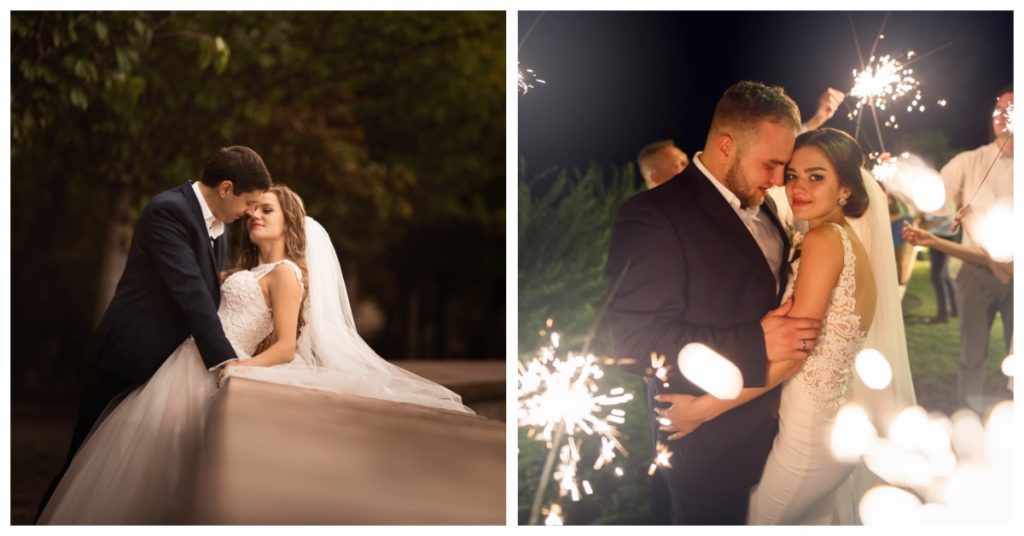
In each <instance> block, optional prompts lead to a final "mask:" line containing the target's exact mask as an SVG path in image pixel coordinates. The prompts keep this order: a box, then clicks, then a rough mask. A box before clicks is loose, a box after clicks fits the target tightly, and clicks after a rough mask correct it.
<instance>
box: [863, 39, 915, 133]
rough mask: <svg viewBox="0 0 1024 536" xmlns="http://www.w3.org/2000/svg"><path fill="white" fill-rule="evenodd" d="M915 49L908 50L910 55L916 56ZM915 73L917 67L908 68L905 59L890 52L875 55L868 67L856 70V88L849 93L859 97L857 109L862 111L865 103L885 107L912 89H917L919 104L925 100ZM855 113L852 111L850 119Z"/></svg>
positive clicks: (878, 107) (869, 105) (882, 108)
mask: <svg viewBox="0 0 1024 536" xmlns="http://www.w3.org/2000/svg"><path fill="white" fill-rule="evenodd" d="M913 53H914V52H913V51H910V52H908V53H907V58H910V57H912V56H913ZM913 74H914V70H913V69H908V68H905V67H904V66H903V62H901V61H899V60H897V59H895V58H893V57H892V56H890V55H888V54H887V55H885V56H882V57H881V58H875V57H872V58H871V59H870V60H869V61H868V64H867V65H865V66H864V69H862V70H860V71H857V70H856V69H854V70H853V89H851V90H850V91H849V95H850V96H852V97H856V98H857V103H856V104H855V107H854V108H855V109H854V111H855V112H858V113H859V112H860V110H862V109H863V108H864V107H865V106H868V107H874V108H877V109H880V110H885V109H886V107H888V106H890V105H892V104H893V103H894V102H895V101H896V100H898V99H900V98H901V97H903V96H904V95H907V94H910V93H914V103H913V105H914V106H917V104H918V102H919V101H920V100H921V91H920V87H921V83H920V82H919V81H918V80H917V78H914V76H913ZM922 108H923V107H922ZM911 109H912V108H911ZM908 111H909V110H908ZM922 111H923V110H922ZM855 115H856V114H855V113H854V112H851V113H850V115H849V117H850V119H853V117H854V116H855ZM893 122H894V121H893Z"/></svg>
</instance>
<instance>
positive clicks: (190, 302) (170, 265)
mask: <svg viewBox="0 0 1024 536" xmlns="http://www.w3.org/2000/svg"><path fill="white" fill-rule="evenodd" d="M227 240H228V238H227V232H225V233H224V234H222V235H221V236H220V237H218V238H217V240H215V241H214V245H213V247H212V248H211V247H210V235H209V232H208V231H207V229H206V222H205V221H204V220H203V213H202V209H201V208H200V206H199V200H198V199H196V196H195V192H194V191H193V189H192V185H191V184H190V183H188V182H186V183H185V184H182V185H181V186H178V187H176V188H173V189H171V190H167V191H166V192H162V193H160V194H159V195H157V196H156V197H154V198H153V200H152V201H150V202H149V204H148V205H147V206H146V208H145V209H144V210H143V211H142V215H141V216H139V221H138V223H136V225H135V233H134V235H133V237H132V244H131V249H130V250H129V252H128V262H127V264H126V265H125V268H124V272H123V273H122V274H121V279H120V280H119V281H118V283H117V290H116V291H115V293H114V298H113V300H112V301H111V302H110V305H109V306H108V307H107V310H106V312H105V313H104V314H103V320H102V321H101V322H100V325H99V327H98V328H97V330H96V333H95V335H94V336H93V339H92V343H91V345H90V350H89V352H88V354H87V360H88V361H89V362H90V363H92V364H94V365H96V366H98V367H99V368H102V369H104V370H107V371H109V372H113V373H115V374H117V375H119V376H123V377H125V378H128V379H130V380H134V381H137V382H142V381H146V380H148V379H149V378H150V377H151V376H152V375H153V374H154V373H155V372H156V371H157V369H159V368H160V365H161V364H163V362H164V361H165V360H166V359H167V358H168V357H169V356H170V355H171V353H172V352H174V350H175V349H176V348H177V347H178V346H180V345H181V343H182V342H184V341H185V340H186V339H187V338H188V337H189V336H193V337H194V338H195V341H196V344H197V345H198V347H199V352H200V354H202V357H203V362H204V363H205V365H206V366H207V368H209V367H213V366H215V365H218V364H220V363H222V362H224V361H226V360H228V359H233V358H235V357H236V355H235V351H234V349H233V348H232V347H231V344H230V343H229V342H228V340H227V338H226V337H225V336H224V329H223V327H222V326H221V323H220V318H219V317H218V316H217V307H218V306H219V305H220V277H219V273H220V271H221V266H222V264H223V260H224V255H225V251H226V248H227Z"/></svg>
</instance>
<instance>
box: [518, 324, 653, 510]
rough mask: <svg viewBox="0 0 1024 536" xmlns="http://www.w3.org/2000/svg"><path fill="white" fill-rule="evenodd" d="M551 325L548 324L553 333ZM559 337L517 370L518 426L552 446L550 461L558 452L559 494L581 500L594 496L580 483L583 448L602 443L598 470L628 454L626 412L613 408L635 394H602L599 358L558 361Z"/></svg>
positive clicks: (570, 357) (615, 391)
mask: <svg viewBox="0 0 1024 536" xmlns="http://www.w3.org/2000/svg"><path fill="white" fill-rule="evenodd" d="M551 326H552V323H551V322H548V328H550V327H551ZM559 338H560V337H559V336H558V333H551V336H550V341H549V344H548V345H546V346H545V347H543V348H541V349H540V350H539V351H538V352H537V355H536V357H535V358H534V359H532V360H531V361H529V362H527V363H525V364H524V363H519V365H518V366H519V374H518V400H519V408H518V423H519V426H520V427H527V428H528V431H527V436H528V437H530V438H532V439H536V440H540V441H544V442H545V443H546V444H547V448H548V449H549V457H551V456H554V455H555V453H556V452H557V455H558V467H557V470H556V471H555V472H554V474H553V476H554V479H555V481H557V482H558V486H559V495H560V496H565V495H568V496H569V497H570V498H571V499H572V500H573V501H578V500H580V498H581V497H582V496H583V494H586V495H590V494H592V493H593V488H592V487H591V485H590V483H589V482H587V481H586V480H583V481H582V482H581V481H580V479H579V476H580V475H579V471H578V468H579V463H580V459H581V456H580V448H581V445H582V443H583V441H584V439H585V437H586V436H592V435H596V436H598V437H600V438H601V449H600V452H599V453H598V455H597V458H596V460H595V461H594V465H593V468H594V469H595V470H599V469H601V468H602V467H604V466H605V465H609V464H610V463H611V462H612V461H613V460H614V459H615V457H616V455H617V453H622V454H623V455H627V454H628V453H627V452H626V449H625V448H624V447H623V446H622V444H621V443H620V442H619V440H618V435H619V431H618V429H617V425H619V424H622V423H624V422H625V417H626V413H625V411H623V410H622V409H620V408H614V407H612V406H617V405H620V404H623V403H626V402H628V401H630V400H632V399H633V395H632V394H629V393H626V392H625V389H623V388H621V387H616V388H613V389H610V390H609V391H608V392H607V393H602V392H601V390H600V388H599V386H598V385H597V380H599V379H601V378H602V377H603V376H604V371H603V370H602V369H601V367H600V366H599V365H598V363H599V360H598V358H596V357H594V355H592V354H586V355H584V354H577V353H573V352H567V353H566V354H565V356H564V357H559V356H558V355H556V349H557V345H558V343H559ZM563 436H567V438H568V441H567V442H566V444H565V445H561V443H562V438H563ZM552 461H553V460H552ZM618 472H619V470H618V468H616V473H617V474H618ZM541 488H543V486H541ZM581 490H582V492H581ZM538 493H540V492H538ZM548 519H549V520H550V515H549V516H548ZM559 519H560V518H559Z"/></svg>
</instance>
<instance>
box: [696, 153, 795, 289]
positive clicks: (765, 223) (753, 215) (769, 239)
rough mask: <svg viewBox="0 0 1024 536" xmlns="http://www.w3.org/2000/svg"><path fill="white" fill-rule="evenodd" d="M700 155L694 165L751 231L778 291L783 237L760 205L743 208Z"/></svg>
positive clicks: (698, 154)
mask: <svg viewBox="0 0 1024 536" xmlns="http://www.w3.org/2000/svg"><path fill="white" fill-rule="evenodd" d="M700 155H701V153H700V152H698V153H696V154H695V155H694V156H693V163H694V164H695V165H696V166H697V169H699V170H700V172H701V173H703V174H704V177H705V178H706V179H707V180H708V181H709V182H710V183H711V184H712V185H714V187H715V189H716V190H718V193H720V194H722V197H724V198H725V200H726V201H727V202H728V203H729V206H731V207H732V209H733V210H734V211H735V212H736V215H737V216H739V218H740V220H741V221H742V222H743V225H744V226H746V228H747V230H748V231H750V235H751V236H753V237H754V241H755V242H757V246H758V247H759V248H761V253H762V254H764V258H765V260H766V261H767V262H768V267H769V268H771V271H772V275H773V276H775V288H776V291H777V290H778V287H779V270H780V269H781V268H782V244H783V242H782V236H780V235H779V231H778V229H776V227H775V225H774V224H772V221H771V218H770V217H769V216H767V215H763V214H761V206H760V205H758V206H756V207H750V208H743V207H742V203H740V198H738V197H736V194H734V193H732V191H730V190H729V188H727V187H726V186H725V184H723V183H722V182H720V181H719V180H718V179H717V178H716V177H715V176H714V175H712V174H711V172H710V171H708V168H706V167H704V163H703V162H701V161H700Z"/></svg>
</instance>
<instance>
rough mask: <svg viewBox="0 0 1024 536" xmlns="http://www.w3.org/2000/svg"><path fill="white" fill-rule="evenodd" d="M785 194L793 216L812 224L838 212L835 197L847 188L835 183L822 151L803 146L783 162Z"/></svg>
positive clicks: (844, 193) (835, 176)
mask: <svg viewBox="0 0 1024 536" xmlns="http://www.w3.org/2000/svg"><path fill="white" fill-rule="evenodd" d="M785 179H786V196H787V197H789V205H790V207H792V209H793V216H794V217H795V218H797V219H801V220H806V221H809V222H811V223H812V224H813V223H814V222H815V221H821V220H826V219H829V220H830V219H831V218H832V217H833V216H836V215H837V213H838V214H841V213H842V207H841V206H840V205H839V198H840V197H841V196H842V197H849V195H850V190H849V189H848V188H846V187H845V186H842V185H841V184H840V183H839V174H838V173H837V172H836V169H835V166H833V165H832V161H831V160H829V158H828V156H827V155H825V152H824V151H822V150H821V149H819V148H817V147H815V146H813V145H805V146H803V147H800V148H799V149H797V150H796V151H794V152H793V157H792V158H791V159H790V160H789V163H788V164H786V175H785Z"/></svg>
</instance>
